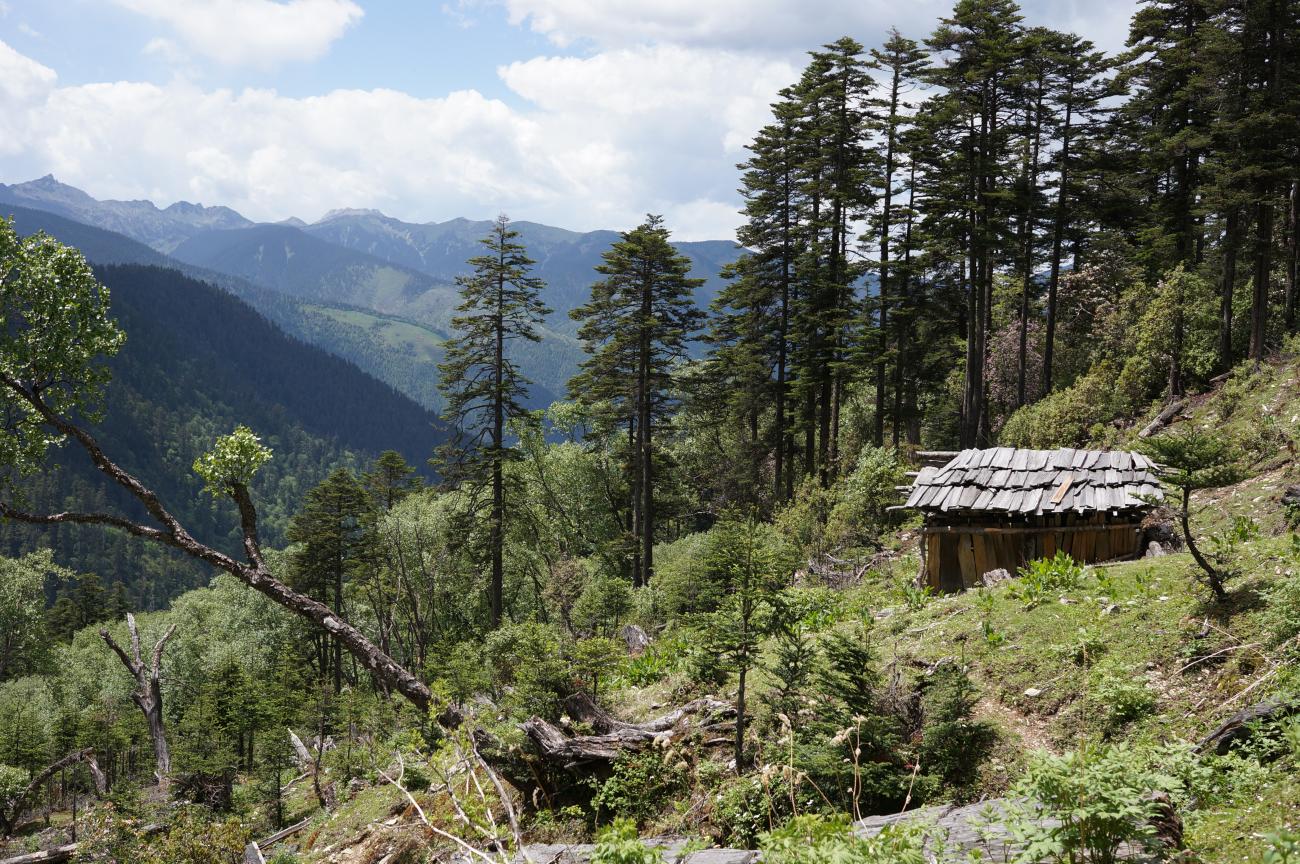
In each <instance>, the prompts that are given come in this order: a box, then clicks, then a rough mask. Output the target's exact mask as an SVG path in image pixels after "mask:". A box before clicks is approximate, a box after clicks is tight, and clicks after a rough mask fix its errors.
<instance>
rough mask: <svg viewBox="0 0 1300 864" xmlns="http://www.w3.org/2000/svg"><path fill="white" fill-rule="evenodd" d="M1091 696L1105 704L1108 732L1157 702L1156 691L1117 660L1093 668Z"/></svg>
mask: <svg viewBox="0 0 1300 864" xmlns="http://www.w3.org/2000/svg"><path fill="white" fill-rule="evenodd" d="M1092 696H1093V698H1094V699H1095V700H1096V702H1097V704H1098V705H1099V706H1101V708H1102V722H1103V723H1104V729H1103V731H1104V732H1105V733H1106V734H1111V733H1113V732H1116V731H1117V730H1119V728H1120V727H1122V726H1123V725H1124V724H1125V723H1128V722H1129V721H1131V720H1136V719H1137V718H1139V717H1141V716H1142V715H1144V714H1146V713H1147V712H1149V711H1150V710H1151V709H1152V708H1154V707H1155V704H1156V695H1155V694H1154V693H1152V692H1151V689H1150V688H1149V687H1147V685H1146V680H1145V679H1144V678H1142V676H1140V675H1136V674H1134V673H1133V672H1132V671H1131V670H1129V669H1126V668H1124V667H1123V666H1122V665H1120V664H1119V663H1118V662H1111V663H1104V664H1101V665H1098V666H1097V667H1095V668H1094V669H1093V670H1092Z"/></svg>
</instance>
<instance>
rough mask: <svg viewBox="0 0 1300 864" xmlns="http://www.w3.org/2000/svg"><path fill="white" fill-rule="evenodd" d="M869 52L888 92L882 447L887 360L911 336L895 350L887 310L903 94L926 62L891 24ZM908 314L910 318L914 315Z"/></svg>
mask: <svg viewBox="0 0 1300 864" xmlns="http://www.w3.org/2000/svg"><path fill="white" fill-rule="evenodd" d="M871 58H872V61H873V62H874V64H875V65H876V66H877V68H879V69H881V70H883V71H884V72H885V73H886V74H887V75H888V76H889V83H888V85H887V86H888V95H887V96H885V97H884V98H883V99H882V100H877V102H876V107H878V108H883V109H884V112H885V113H884V115H883V116H882V117H881V119H880V125H881V126H882V128H883V135H884V144H885V157H884V170H883V172H882V174H881V178H880V180H881V182H880V187H881V189H882V193H881V208H880V218H879V238H880V239H879V247H878V248H879V263H878V268H879V270H878V273H879V281H878V282H877V286H876V288H877V308H878V309H879V312H878V316H877V326H878V331H879V339H878V344H877V348H876V351H877V356H876V413H875V430H874V434H873V439H874V442H875V444H876V446H877V447H879V446H880V445H881V444H882V443H883V442H884V437H885V402H886V390H887V386H886V383H885V382H886V378H885V375H886V366H887V364H888V362H889V359H890V357H891V356H892V359H893V362H894V363H895V365H897V364H898V363H899V362H900V360H899V352H900V351H901V350H902V343H903V342H904V341H905V340H908V334H906V333H905V332H904V331H903V330H899V332H898V333H897V335H895V337H894V339H893V340H892V341H893V348H892V355H891V346H890V341H891V340H890V318H889V316H890V312H891V304H897V303H898V300H897V299H896V298H895V297H894V293H893V292H892V291H891V289H892V288H893V284H892V283H891V281H890V278H891V276H893V275H895V273H894V272H891V270H890V263H891V262H890V258H889V256H890V252H891V248H892V241H893V239H894V238H893V231H894V227H895V225H894V217H895V215H896V214H895V210H894V197H895V194H896V191H897V187H896V185H895V183H896V181H895V175H896V173H897V172H898V170H899V168H900V163H901V162H902V158H903V157H904V148H903V146H902V145H903V133H904V131H905V124H907V123H908V119H907V117H906V115H905V114H904V113H903V112H904V108H905V105H904V103H903V96H904V95H905V94H906V93H907V91H908V90H909V89H911V88H913V87H915V86H916V84H917V81H918V79H919V77H920V74H921V71H922V69H923V68H924V66H925V63H926V54H925V52H924V51H922V50H921V48H920V46H919V45H917V43H916V42H914V41H913V40H911V39H907V38H905V37H904V36H903V35H902V34H900V33H899V32H898V30H896V29H891V30H890V31H889V39H888V40H887V41H886V42H885V44H884V46H882V47H881V48H873V49H871ZM900 293H901V292H900ZM906 320H907V321H909V322H910V318H909V319H906ZM895 329H898V328H895ZM894 438H895V443H897V438H898V416H897V412H895V416H894Z"/></svg>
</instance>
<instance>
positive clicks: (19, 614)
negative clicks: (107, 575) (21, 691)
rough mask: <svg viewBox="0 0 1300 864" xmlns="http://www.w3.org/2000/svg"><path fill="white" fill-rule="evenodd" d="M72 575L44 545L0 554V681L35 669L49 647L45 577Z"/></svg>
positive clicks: (62, 577) (57, 577) (42, 663)
mask: <svg viewBox="0 0 1300 864" xmlns="http://www.w3.org/2000/svg"><path fill="white" fill-rule="evenodd" d="M71 578H73V576H72V573H70V572H69V571H67V570H65V569H64V568H62V567H59V566H58V565H56V564H55V563H54V556H53V553H51V552H50V550H48V549H44V550H41V551H39V552H33V553H31V554H29V555H24V556H23V557H22V558H18V559H11V558H0V681H4V680H6V679H8V678H13V677H15V676H17V675H23V674H28V673H31V672H35V671H37V670H38V669H39V668H40V667H41V666H43V665H44V662H45V659H46V655H47V653H48V650H49V634H48V631H47V628H46V626H45V580H46V579H54V580H60V581H61V580H64V579H71Z"/></svg>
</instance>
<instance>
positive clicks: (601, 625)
mask: <svg viewBox="0 0 1300 864" xmlns="http://www.w3.org/2000/svg"><path fill="white" fill-rule="evenodd" d="M631 611H632V586H631V585H629V584H628V581H627V580H626V579H623V578H621V577H618V576H613V575H610V574H606V573H598V574H596V575H594V576H592V577H591V578H589V579H588V580H587V583H586V585H584V586H583V589H582V593H581V594H579V595H578V599H577V601H576V602H575V603H574V604H573V610H572V612H571V613H570V618H571V620H572V622H573V627H574V629H575V630H576V631H577V632H579V633H585V634H589V635H592V636H602V637H612V636H615V635H617V634H618V631H619V628H620V627H622V626H623V624H624V623H625V622H626V620H627V617H628V614H629V613H630V612H631Z"/></svg>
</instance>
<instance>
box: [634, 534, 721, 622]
mask: <svg viewBox="0 0 1300 864" xmlns="http://www.w3.org/2000/svg"><path fill="white" fill-rule="evenodd" d="M707 537H708V534H706V533H704V532H699V533H696V534H688V535H687V536H685V537H683V538H681V539H680V540H676V541H674V542H672V543H666V544H662V545H660V546H658V547H656V549H655V578H654V580H653V582H652V583H651V585H650V591H651V592H654V594H655V595H656V597H657V599H658V606H659V612H660V613H661V614H662V615H664V616H665V617H666V618H667V619H668V620H674V619H677V618H680V617H682V616H685V615H692V614H696V613H701V612H712V611H713V610H714V609H717V608H718V604H719V603H720V602H722V586H720V585H716V584H714V583H713V582H712V581H711V580H710V579H709V576H708V574H707V573H706V572H705V569H704V566H703V564H702V562H703V560H704V555H705V544H706V543H707ZM642 593H645V592H644V591H643V592H642Z"/></svg>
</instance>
